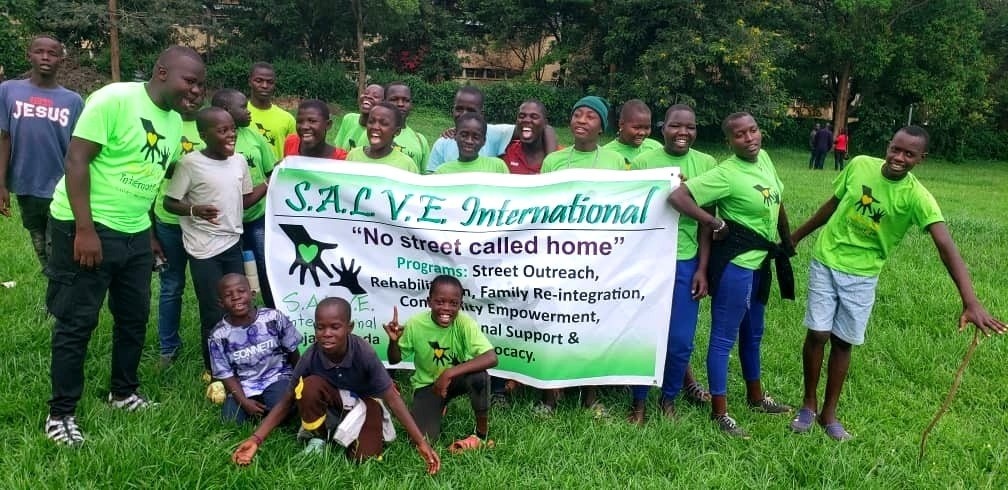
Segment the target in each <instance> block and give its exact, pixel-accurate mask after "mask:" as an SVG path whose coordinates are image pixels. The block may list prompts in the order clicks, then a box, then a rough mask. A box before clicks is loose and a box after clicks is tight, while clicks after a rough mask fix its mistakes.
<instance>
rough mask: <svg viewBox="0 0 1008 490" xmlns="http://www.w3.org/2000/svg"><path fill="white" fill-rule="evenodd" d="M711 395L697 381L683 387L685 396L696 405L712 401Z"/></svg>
mask: <svg viewBox="0 0 1008 490" xmlns="http://www.w3.org/2000/svg"><path fill="white" fill-rule="evenodd" d="M710 396H711V395H710V392H709V391H707V390H705V389H704V387H703V385H701V384H700V383H697V382H696V381H694V382H692V383H690V384H688V385H686V386H684V387H683V398H685V399H686V401H688V402H690V403H692V404H694V405H697V406H700V405H704V404H706V403H710Z"/></svg>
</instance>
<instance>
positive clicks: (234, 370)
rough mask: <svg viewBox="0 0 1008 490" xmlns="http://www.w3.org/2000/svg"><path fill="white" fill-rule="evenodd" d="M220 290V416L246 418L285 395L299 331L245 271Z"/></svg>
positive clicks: (215, 352) (216, 338)
mask: <svg viewBox="0 0 1008 490" xmlns="http://www.w3.org/2000/svg"><path fill="white" fill-rule="evenodd" d="M242 107H244V105H243V106H242ZM217 295H218V296H219V297H220V304H221V307H222V308H223V309H224V319H222V320H221V321H220V322H218V323H217V326H216V327H215V328H214V329H213V331H212V332H211V333H210V340H209V349H210V372H211V374H213V377H214V378H216V379H219V380H221V382H222V383H223V384H224V388H225V389H226V390H227V398H226V399H225V400H224V406H223V407H222V408H221V417H222V418H223V419H224V420H225V421H234V422H237V423H242V422H244V421H245V420H246V419H248V418H249V417H261V416H263V415H265V414H266V413H269V412H270V411H271V410H273V408H274V407H275V406H276V405H277V403H278V402H279V401H280V400H281V399H282V398H283V396H284V393H285V392H286V390H287V387H288V386H290V380H291V373H292V372H293V370H294V366H295V365H296V364H297V363H298V360H299V359H300V355H299V354H298V346H299V345H301V332H298V330H297V328H294V324H293V323H291V321H290V319H289V318H287V316H286V315H284V314H283V313H280V312H279V311H277V310H274V309H272V308H266V307H262V308H256V307H255V304H253V302H252V301H253V294H252V287H251V286H249V282H248V279H247V278H246V277H245V276H243V275H241V274H227V275H225V276H224V277H222V278H221V280H220V281H219V282H218V283H217Z"/></svg>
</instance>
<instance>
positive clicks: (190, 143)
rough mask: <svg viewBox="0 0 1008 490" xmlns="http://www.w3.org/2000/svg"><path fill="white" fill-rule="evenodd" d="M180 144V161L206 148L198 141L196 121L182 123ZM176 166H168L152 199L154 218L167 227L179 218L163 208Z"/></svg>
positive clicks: (175, 222)
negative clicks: (155, 195)
mask: <svg viewBox="0 0 1008 490" xmlns="http://www.w3.org/2000/svg"><path fill="white" fill-rule="evenodd" d="M181 143H182V144H181V151H180V153H179V158H180V159H181V158H182V157H183V156H185V155H188V154H190V153H192V152H194V151H200V150H202V149H203V148H204V147H205V146H206V145H204V144H203V140H202V139H200V135H199V130H197V129H196V121H182V139H181ZM177 165H178V162H177V161H176V162H172V163H171V165H169V166H168V171H167V172H165V178H164V180H162V181H161V188H160V189H158V194H157V197H156V198H154V216H155V217H157V220H158V221H160V222H162V223H166V224H169V225H177V224H179V216H178V215H177V214H175V213H173V212H171V211H168V210H167V209H165V207H164V196H165V191H166V190H167V189H168V184H170V183H171V176H172V174H173V173H174V172H175V167H176V166H177Z"/></svg>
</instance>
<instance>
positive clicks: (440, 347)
mask: <svg viewBox="0 0 1008 490" xmlns="http://www.w3.org/2000/svg"><path fill="white" fill-rule="evenodd" d="M399 350H400V352H402V356H403V359H404V360H408V359H409V357H410V356H412V358H413V367H414V368H416V371H414V372H413V377H411V378H410V382H411V383H412V384H413V388H414V389H416V388H422V387H424V386H427V385H430V384H432V383H434V381H436V380H437V378H438V376H440V375H441V373H443V372H445V371H446V370H447V369H448V368H450V367H452V366H457V365H459V364H462V363H464V362H466V361H469V360H471V359H473V358H475V357H477V356H480V355H482V354H484V353H486V352H487V351H490V350H493V345H490V341H489V340H488V339H487V337H486V335H484V334H483V331H482V330H480V326H479V324H478V323H476V320H474V319H473V318H472V317H471V316H469V315H467V314H466V313H465V312H462V311H460V312H459V313H458V315H457V316H456V317H455V321H453V322H452V323H451V325H449V326H448V327H442V326H440V325H438V324H437V323H434V319H433V318H431V312H430V311H424V312H420V313H417V314H416V315H413V316H412V317H410V319H409V320H406V323H404V324H403V333H402V337H400V338H399Z"/></svg>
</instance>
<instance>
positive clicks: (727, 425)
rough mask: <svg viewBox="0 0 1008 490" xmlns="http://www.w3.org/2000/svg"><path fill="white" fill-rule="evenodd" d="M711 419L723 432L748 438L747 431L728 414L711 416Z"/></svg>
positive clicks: (740, 437)
mask: <svg viewBox="0 0 1008 490" xmlns="http://www.w3.org/2000/svg"><path fill="white" fill-rule="evenodd" d="M711 419H712V420H714V423H716V424H717V425H718V428H719V429H721V431H722V432H724V433H725V434H728V435H730V436H732V437H738V438H739V439H749V433H748V432H746V431H745V430H743V429H742V428H741V427H739V426H738V423H737V422H735V419H733V418H731V417H729V416H728V414H722V415H716V416H712V417H711Z"/></svg>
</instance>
